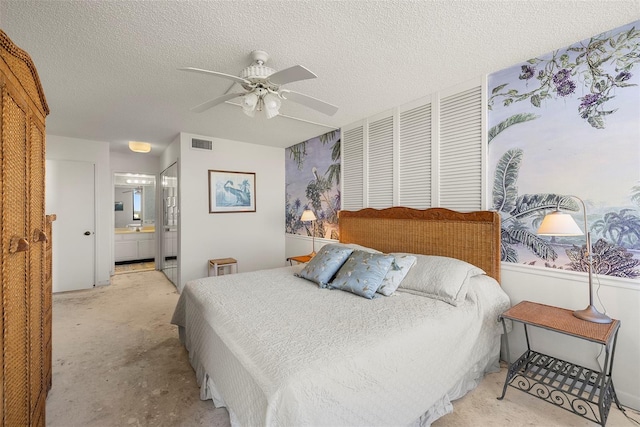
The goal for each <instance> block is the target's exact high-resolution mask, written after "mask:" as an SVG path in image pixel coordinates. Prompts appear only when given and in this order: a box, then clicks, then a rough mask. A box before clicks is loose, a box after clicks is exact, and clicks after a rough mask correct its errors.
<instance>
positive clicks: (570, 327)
mask: <svg viewBox="0 0 640 427" xmlns="http://www.w3.org/2000/svg"><path fill="white" fill-rule="evenodd" d="M500 319H501V320H502V325H503V327H504V332H505V347H506V352H507V355H506V356H507V362H509V371H508V372H507V378H506V380H505V382H504V387H503V389H502V396H500V397H498V399H499V400H502V398H504V395H505V393H506V392H507V386H511V387H514V388H516V389H518V390H522V391H524V392H526V393H528V394H530V395H532V396H535V397H537V398H539V399H542V400H544V401H546V402H549V403H552V404H554V405H556V406H559V407H561V408H563V409H566V410H567V411H570V412H573V413H575V414H577V415H580V416H582V417H584V418H586V419H588V420H590V421H593V422H595V423H597V424H600V425H602V426H604V425H605V424H606V422H607V417H608V415H609V409H610V408H611V403H612V402H615V403H616V405H617V406H618V408H619V409H620V410H622V407H621V406H620V402H619V401H618V397H617V396H616V392H615V389H614V388H613V380H612V379H611V371H612V369H613V357H614V355H615V349H616V341H617V338H618V329H619V328H620V321H619V320H615V319H613V321H612V322H611V323H609V324H602V323H592V322H587V321H586V320H581V319H578V318H577V317H575V316H574V315H573V311H572V310H566V309H564V308H558V307H552V306H549V305H544V304H537V303H534V302H530V301H522V302H520V303H519V304H516V305H515V306H513V307H511V308H510V309H509V310H507V311H505V312H504V313H502V315H501V316H500ZM505 319H509V320H512V321H514V322H519V323H522V324H523V325H524V334H525V338H526V340H527V350H526V351H525V352H524V353H523V354H522V356H520V357H519V358H518V360H516V361H515V362H513V363H510V362H511V356H510V354H509V340H508V337H507V326H506V324H505ZM527 325H531V326H536V327H538V328H543V329H547V330H549V331H553V332H557V333H560V334H564V335H570V336H573V337H576V338H579V339H583V340H587V341H591V342H594V343H597V344H601V345H603V346H604V349H605V360H604V366H603V367H602V372H600V371H597V370H592V369H589V368H585V367H583V366H579V365H576V364H575V363H571V362H567V361H564V360H560V359H558V358H555V357H552V356H548V355H546V354H542V353H539V352H537V351H533V350H531V346H530V344H529V334H528V332H527Z"/></svg>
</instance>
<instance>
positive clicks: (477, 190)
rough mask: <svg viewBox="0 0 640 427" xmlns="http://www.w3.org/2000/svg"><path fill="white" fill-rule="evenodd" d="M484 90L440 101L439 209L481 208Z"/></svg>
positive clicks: (464, 92)
mask: <svg viewBox="0 0 640 427" xmlns="http://www.w3.org/2000/svg"><path fill="white" fill-rule="evenodd" d="M482 129H483V128H482V88H481V86H477V87H473V88H471V89H467V90H464V91H461V92H458V93H453V94H451V95H448V96H444V97H442V98H441V102H440V127H439V135H440V140H439V142H440V145H439V150H438V151H439V154H440V157H439V190H440V191H439V196H440V197H439V198H440V203H439V206H441V207H444V208H449V209H454V210H458V211H473V210H478V209H482V185H483V183H482V141H483V138H482Z"/></svg>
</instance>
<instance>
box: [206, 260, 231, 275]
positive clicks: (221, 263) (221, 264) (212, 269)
mask: <svg viewBox="0 0 640 427" xmlns="http://www.w3.org/2000/svg"><path fill="white" fill-rule="evenodd" d="M227 267H229V274H232V273H237V272H238V261H236V260H235V258H217V259H210V260H209V277H211V276H219V275H220V270H224V269H225V268H227Z"/></svg>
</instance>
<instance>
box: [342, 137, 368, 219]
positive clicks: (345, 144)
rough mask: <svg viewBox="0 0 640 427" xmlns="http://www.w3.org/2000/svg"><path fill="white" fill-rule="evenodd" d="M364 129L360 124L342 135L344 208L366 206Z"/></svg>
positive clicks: (351, 208)
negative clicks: (364, 201) (364, 197)
mask: <svg viewBox="0 0 640 427" xmlns="http://www.w3.org/2000/svg"><path fill="white" fill-rule="evenodd" d="M363 171H364V129H363V127H362V126H358V127H356V128H353V129H349V130H346V131H344V133H343V136H342V209H345V210H358V209H362V208H363V207H364V203H363V195H364V176H363Z"/></svg>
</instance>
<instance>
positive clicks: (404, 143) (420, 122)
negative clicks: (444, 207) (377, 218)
mask: <svg viewBox="0 0 640 427" xmlns="http://www.w3.org/2000/svg"><path fill="white" fill-rule="evenodd" d="M399 169H400V170H399V181H400V184H399V199H398V201H399V204H400V206H407V207H412V208H417V209H425V208H428V207H430V206H431V104H427V105H422V106H420V107H416V108H412V109H410V110H407V111H404V112H402V113H400V162H399Z"/></svg>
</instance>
